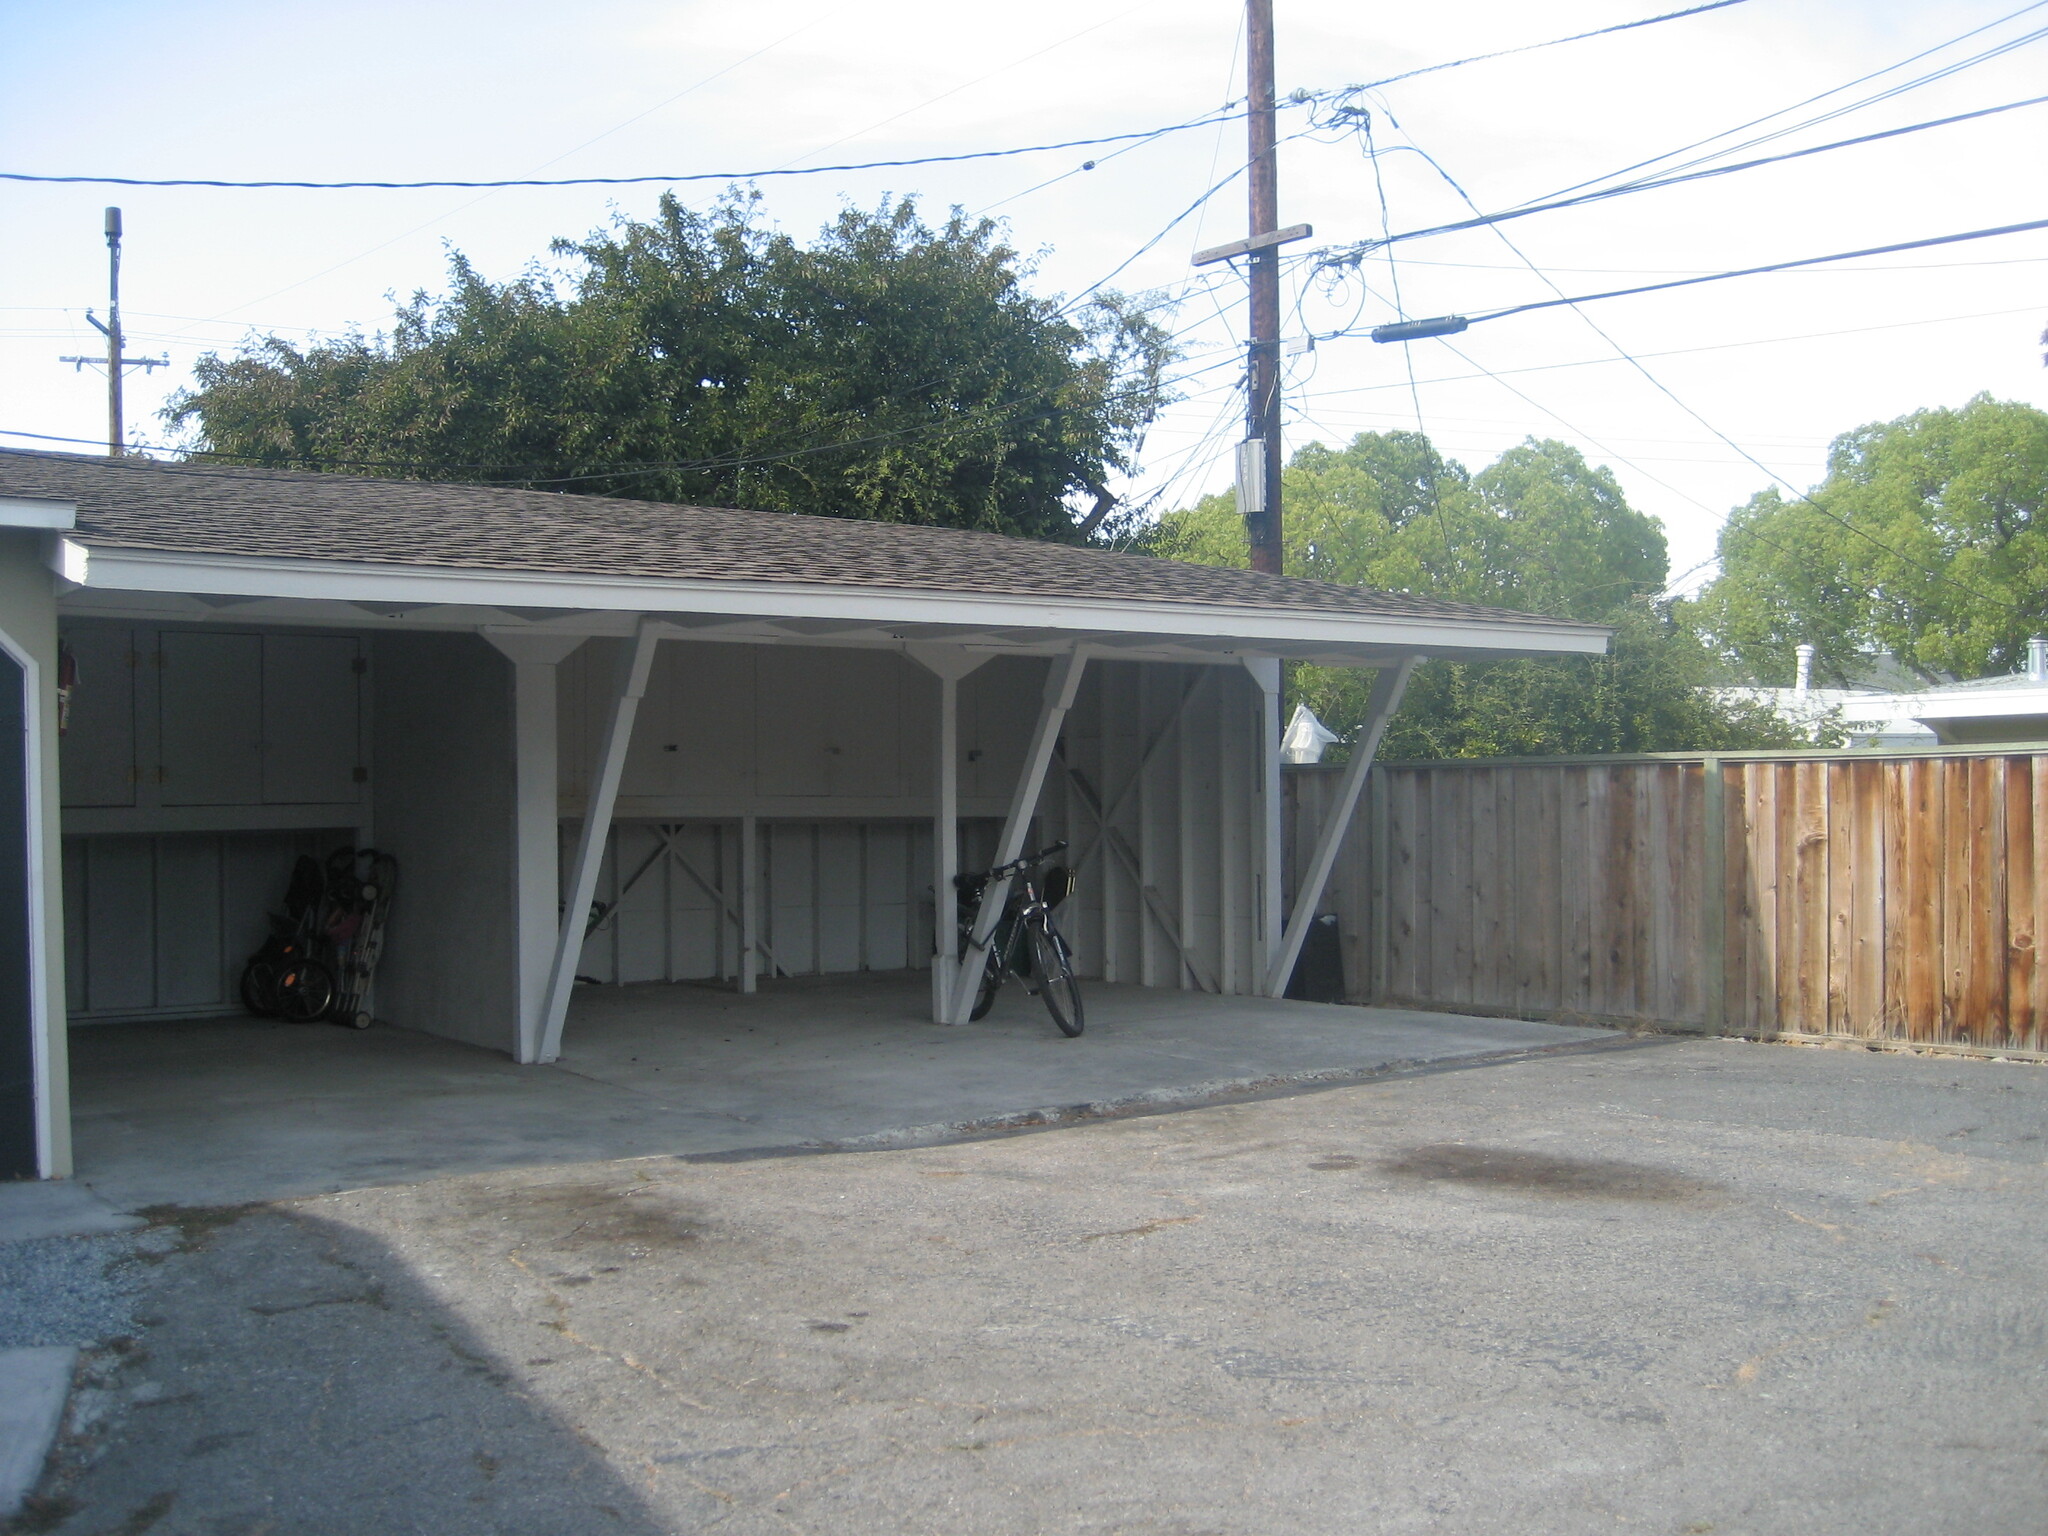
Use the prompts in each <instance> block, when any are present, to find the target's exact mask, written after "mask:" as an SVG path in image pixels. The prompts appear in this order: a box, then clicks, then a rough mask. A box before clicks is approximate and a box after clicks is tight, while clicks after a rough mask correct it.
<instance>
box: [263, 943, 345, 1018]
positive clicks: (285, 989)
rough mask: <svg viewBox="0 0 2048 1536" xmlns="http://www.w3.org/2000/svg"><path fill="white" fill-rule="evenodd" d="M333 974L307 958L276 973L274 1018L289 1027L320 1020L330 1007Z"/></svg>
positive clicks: (332, 991) (332, 998)
mask: <svg viewBox="0 0 2048 1536" xmlns="http://www.w3.org/2000/svg"><path fill="white" fill-rule="evenodd" d="M334 994H335V985H334V972H332V971H331V970H329V969H328V968H327V966H326V964H325V962H323V961H319V960H315V959H312V958H311V957H310V956H308V957H302V958H300V959H297V960H294V961H293V962H292V963H291V964H290V965H288V966H286V967H285V968H284V969H283V970H282V971H280V972H279V973H278V978H277V1013H278V1017H279V1018H282V1019H284V1020H286V1021H287V1022H289V1023H292V1024H310V1023H312V1022H313V1021H314V1020H315V1019H318V1018H324V1017H325V1016H326V1014H327V1010H328V1009H330V1008H332V1007H333V1006H334Z"/></svg>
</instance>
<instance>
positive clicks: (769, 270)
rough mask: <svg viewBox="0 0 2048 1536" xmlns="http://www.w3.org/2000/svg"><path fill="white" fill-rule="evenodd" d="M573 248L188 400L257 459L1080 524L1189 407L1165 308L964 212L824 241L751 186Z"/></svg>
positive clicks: (458, 283)
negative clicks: (1072, 289)
mask: <svg viewBox="0 0 2048 1536" xmlns="http://www.w3.org/2000/svg"><path fill="white" fill-rule="evenodd" d="M553 250H554V254H555V256H556V258H557V259H558V262H559V265H558V266H557V267H556V268H554V269H547V268H542V267H539V266H536V267H534V268H532V269H530V270H528V271H527V272H526V273H524V274H522V275H521V276H519V277H517V278H514V279H512V280H511V281H509V282H505V283H492V282H490V281H489V280H487V279H486V278H484V277H483V276H481V275H480V274H479V273H478V272H477V271H476V270H475V268H474V267H473V266H472V265H471V264H470V263H469V262H468V261H467V260H465V259H464V258H463V257H462V256H460V255H459V254H457V255H454V256H452V257H451V263H450V281H449V287H448V289H447V291H446V292H445V293H443V294H441V295H439V296H430V295H428V294H426V293H424V292H422V293H419V294H416V295H415V296H414V297H413V298H412V300H411V301H410V302H409V303H407V304H405V305H402V306H401V307H400V308H399V310H398V312H397V315H396V317H395V321H394V324H393V326H392V329H391V330H390V332H389V333H388V334H382V333H380V334H378V335H374V336H365V335H362V334H350V335H348V336H345V337H342V338H340V339H338V340H334V341H323V342H319V343H316V344H314V345H311V346H307V347H303V348H302V347H298V346H295V345H293V344H292V343H291V342H288V341H285V340H283V339H281V338H279V337H276V336H269V337H264V338H262V339H260V340H258V341H257V342H256V343H255V344H254V345H252V346H251V347H249V348H248V349H246V350H245V351H244V352H243V353H242V354H241V355H239V356H236V357H219V356H208V357H206V358H203V359H202V360H201V361H200V363H199V366H198V368H197V370H196V378H197V382H196V387H195V388H194V389H192V390H191V391H189V392H187V393H185V394H182V395H181V396H179V397H178V398H177V399H176V400H174V401H173V403H172V406H171V408H170V410H169V412H168V413H167V414H168V416H169V418H170V420H171V421H172V422H173V424H174V425H177V426H181V427H183V428H185V429H186V430H187V431H188V432H189V433H190V436H191V446H192V447H193V449H194V450H195V451H196V452H199V453H206V454H214V455H219V456H222V457H225V458H228V459H231V460H233V461H235V462H239V463H252V464H263V465H275V466H280V467H290V468H302V469H333V470H340V471H348V472H356V473H370V474H392V475H398V476H403V477H412V478H422V479H437V480H467V481H480V482H485V483H492V484H518V485H542V486H547V487H549V488H554V489H561V490H569V491H583V492H588V493H592V494H602V495H609V496H629V497H638V498H642V499H647V500H655V501H677V502H703V503H712V504H718V505H727V506H739V507H750V508H759V509H762V510H769V511H793V512H815V513H823V514H827V515H832V516H843V517H863V518H873V519H877V520H881V521H887V522H909V523H928V524H942V525H947V526H952V527H965V528H983V529H990V530H994V531H998V532H1004V533H1015V534H1022V535H1026V536H1029V537H1035V538H1051V539H1066V540H1072V539H1077V538H1080V537H1083V536H1084V535H1085V534H1086V533H1088V532H1091V531H1093V530H1094V528H1095V527H1096V526H1097V525H1099V524H1100V523H1101V522H1102V520H1103V514H1104V513H1105V512H1106V511H1107V510H1108V507H1109V504H1110V502H1111V499H1112V498H1110V497H1109V495H1108V493H1107V492H1106V491H1105V489H1104V483H1105V481H1106V480H1107V479H1108V478H1109V477H1111V476H1113V475H1114V474H1116V473H1118V472H1120V471H1123V470H1126V469H1128V468H1129V467H1130V466H1131V455H1132V454H1133V453H1134V452H1135V450H1136V447H1137V444H1138V442H1139V440H1140V438H1141V436H1142V434H1143V432H1144V429H1145V426H1146V425H1147V423H1148V422H1149V421H1150V420H1151V419H1152V417H1153V416H1154V415H1155V414H1156V412H1157V411H1158V409H1159V407H1160V405H1161V404H1162V403H1163V402H1164V399H1165V387H1164V384H1163V382H1162V377H1163V370H1164V368H1165V365H1166V363H1167V362H1168V360H1169V358H1170V356H1171V351H1170V347H1169V345H1168V342H1167V340H1166V337H1165V334H1164V332H1163V331H1162V330H1161V329H1160V328H1159V327H1158V326H1157V325H1156V324H1155V323H1154V322H1153V321H1152V320H1151V319H1149V318H1148V317H1147V316H1146V315H1145V313H1144V312H1143V311H1142V310H1141V309H1140V308H1138V307H1137V306H1136V305H1134V304H1132V303H1131V302H1129V301H1127V300H1125V299H1123V298H1121V297H1119V296H1118V295H1115V294H1103V295H1099V296H1097V297H1095V298H1094V299H1093V300H1091V301H1090V302H1089V303H1088V304H1086V305H1084V306H1080V307H1079V308H1078V309H1077V310H1076V311H1075V312H1074V313H1072V314H1065V313H1063V312H1062V309H1061V306H1060V305H1059V304H1058V302H1057V301H1055V300H1049V299H1043V298H1038V297H1034V296H1033V295H1032V294H1030V293H1029V292H1028V291H1027V290H1026V288H1025V287H1024V280H1025V279H1026V277H1028V275H1029V269H1028V267H1027V265H1026V264H1025V263H1023V262H1022V261H1021V260H1020V259H1019V257H1018V255H1017V253H1016V252H1015V251H1014V250H1013V249H1011V248H1010V246H1008V245H1007V244H1006V243H1004V241H1003V240H1002V239H1001V238H1000V233H999V230H998V228H997V226H996V225H994V224H993V223H991V222H989V221H987V220H972V219H969V218H967V217H966V216H965V215H963V214H961V213H959V212H958V211H957V210H956V211H955V212H954V213H953V214H952V216H951V217H950V218H948V219H947V221H946V222H945V223H944V224H943V225H942V226H940V227H938V228H936V229H934V228H931V227H929V226H927V225H926V224H925V223H924V222H923V220H922V219H921V218H920V217H919V215H918V212H917V208H916V205H915V204H914V203H913V202H912V201H911V200H909V199H904V200H901V201H898V202H895V203H892V204H889V205H885V206H884V207H883V208H881V209H880V210H878V211H876V212H872V213H869V212H862V211H858V210H849V211H847V212H846V213H844V214H842V215H841V216H840V217H839V219H838V220H837V221H835V222H834V223H833V224H831V225H830V226H828V227H827V228H826V229H825V230H824V231H823V232H822V234H821V235H820V237H819V238H818V239H817V240H816V241H815V242H814V243H813V244H811V245H808V246H805V245H802V244H799V243H798V242H796V241H795V240H792V239H790V238H789V237H788V236H786V235H782V234H779V233H775V232H772V231H769V230H765V229H763V228H762V227H761V226H760V224H759V223H758V222H757V220H756V218H755V203H754V202H753V201H752V200H750V199H746V198H743V197H740V196H738V195H734V196H731V197H729V198H727V199H726V200H725V201H724V202H723V203H722V204H720V205H719V206H718V207H717V208H716V209H715V210H714V211H713V212H711V213H709V214H704V215H700V214H697V213H693V212H691V211H690V210H688V209H685V208H683V207H682V206H681V205H680V204H679V203H677V202H676V201H675V200H674V198H672V197H664V198H663V199H662V201H661V204H660V206H659V208H658V210H657V211H656V213H655V216H654V217H653V219H652V220H650V221H647V222H644V223H643V222H639V221H636V220H633V219H623V218H622V219H621V220H619V221H618V222H617V223H616V224H615V225H614V227H612V228H611V229H608V230H604V231H600V232H599V233H597V234H594V235H592V236H590V237H589V238H588V239H585V240H582V241H558V242H556V244H555V246H554V248H553ZM1075 507H1079V508H1081V509H1083V510H1081V511H1080V512H1078V513H1077V511H1076V510H1075ZM1090 510H1092V511H1093V514H1094V516H1093V520H1092V521H1091V520H1090V517H1089V511H1090Z"/></svg>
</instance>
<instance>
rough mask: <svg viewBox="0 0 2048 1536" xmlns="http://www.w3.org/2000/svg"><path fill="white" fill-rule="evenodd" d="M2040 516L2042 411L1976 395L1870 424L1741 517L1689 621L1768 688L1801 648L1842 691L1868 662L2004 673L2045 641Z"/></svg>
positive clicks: (2044, 483)
mask: <svg viewBox="0 0 2048 1536" xmlns="http://www.w3.org/2000/svg"><path fill="white" fill-rule="evenodd" d="M2044 505H2048V412H2042V411H2039V410H2036V409H2035V408H2034V407H2032V406H2028V405H2021V404H2017V403H2015V402H2012V401H2003V400H1994V399H1992V398H1991V397H1990V396H1989V395H1979V396H1977V397H1976V398H1975V399H1973V400H1971V401H1970V402H1969V403H1968V404H1966V405H1964V406H1963V407H1962V408H1961V409H1960V410H1946V409H1942V410H1925V411H1915V412H1913V413H1912V414H1911V415H1909V416H1902V417H1900V418H1899V419H1898V420H1896V421H1886V422H1872V423H1870V424H1869V425H1867V426H1862V427H1858V428H1857V429H1856V430H1855V431H1853V432H1848V433H1844V434H1843V435H1842V436H1841V437H1839V438H1837V439H1836V440H1835V442H1834V445H1833V447H1832V448H1831V449H1830V451H1829V454H1828V472H1827V478H1826V479H1825V480H1824V481H1822V483H1821V484H1820V486H1819V487H1817V488H1816V489H1815V490H1814V491H1813V493H1812V494H1811V496H1809V497H1804V498H1802V497H1787V496H1782V495H1780V494H1779V493H1778V492H1777V491H1775V490H1767V491H1764V492H1763V493H1761V494H1760V495H1758V496H1756V497H1754V498H1752V499H1751V501H1750V502H1749V504H1748V505H1747V506H1744V507H1740V508H1738V509H1737V510H1736V512H1735V513H1734V515H1733V516H1731V517H1730V518H1729V520H1728V524H1727V526H1726V527H1725V528H1724V529H1723V530H1722V532H1721V542H1720V558H1721V572H1720V575H1719V576H1718V577H1717V578H1716V579H1715V580H1714V582H1713V583H1712V584H1711V585H1710V586H1709V587H1708V588H1707V589H1706V590H1705V591H1704V592H1703V593H1702V594H1701V595H1700V598H1699V600H1698V601H1697V602H1696V603H1695V604H1693V605H1691V610H1690V612H1689V613H1688V614H1687V616H1686V617H1687V619H1688V621H1689V622H1690V623H1692V624H1694V625H1696V626H1697V627H1698V628H1699V629H1700V630H1701V631H1702V632H1703V633H1704V634H1706V635H1707V636H1708V637H1709V638H1710V640H1711V641H1712V642H1713V643H1714V644H1715V645H1716V646H1718V647H1719V648H1720V649H1722V650H1723V651H1724V652H1725V653H1726V654H1728V655H1729V656H1730V657H1732V658H1734V659H1736V660H1737V661H1739V662H1740V664H1741V665H1742V667H1743V668H1744V669H1745V670H1747V671H1748V672H1749V673H1750V675H1752V676H1755V677H1759V678H1763V679H1767V680H1770V681H1773V682H1777V681H1789V680H1790V678H1791V675H1792V669H1793V651H1794V648H1795V647H1796V646H1798V645H1799V644H1800V643H1801V642H1802V641H1804V642H1807V643H1810V644H1812V645H1813V646H1814V647H1815V650H1816V652H1817V655H1816V670H1817V672H1818V673H1819V675H1820V676H1821V677H1823V678H1825V679H1828V680H1831V681H1837V682H1842V681H1848V680H1849V678H1850V675H1851V674H1852V673H1853V671H1854V669H1855V667H1856V665H1857V662H1858V659H1859V658H1860V657H1862V656H1865V655H1868V654H1870V653H1872V652H1878V651H1888V652H1890V653H1891V654H1892V655H1894V656H1896V657H1897V658H1898V659H1899V660H1900V661H1901V662H1903V663H1904V664H1905V665H1906V666H1908V667H1910V668H1911V669H1913V670H1914V671H1915V672H1917V673H1919V674H1920V675H1921V676H1922V677H1923V678H1926V679H1927V680H1929V681H1934V680H1936V679H1939V678H1941V677H1943V676H1952V677H1979V676H1984V675H1987V674H1989V673H1992V672H1996V671H2001V670H2004V669H2007V668H2010V667H2012V666H2014V665H2016V664H2018V663H2019V662H2021V661H2023V660H2024V659H2025V657H2026V648H2027V637H2028V636H2029V635H2031V634H2038V633H2041V632H2042V630H2043V628H2044V627H2048V523H2044V517H2043V509H2044Z"/></svg>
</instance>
